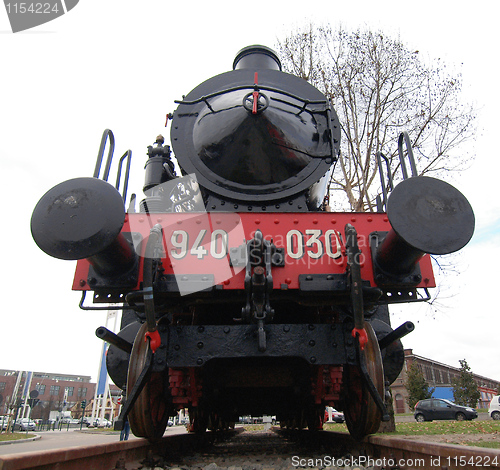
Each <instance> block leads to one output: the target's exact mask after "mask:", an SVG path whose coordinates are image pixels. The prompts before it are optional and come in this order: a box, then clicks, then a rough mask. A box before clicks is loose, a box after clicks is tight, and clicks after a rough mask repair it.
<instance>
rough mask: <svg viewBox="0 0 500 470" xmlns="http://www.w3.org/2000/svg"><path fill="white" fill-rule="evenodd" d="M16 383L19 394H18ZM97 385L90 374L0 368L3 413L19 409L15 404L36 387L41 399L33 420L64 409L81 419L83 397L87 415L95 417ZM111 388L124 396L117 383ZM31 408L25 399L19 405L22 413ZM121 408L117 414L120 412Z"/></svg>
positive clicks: (114, 392) (0, 392) (1, 411)
mask: <svg viewBox="0 0 500 470" xmlns="http://www.w3.org/2000/svg"><path fill="white" fill-rule="evenodd" d="M16 385H17V393H15V390H16ZM95 388H96V384H95V383H93V382H91V377H90V376H86V375H71V374H53V373H48V372H19V371H14V370H5V369H0V398H1V400H0V415H6V414H8V413H10V412H11V410H13V409H14V410H15V408H16V407H15V406H14V405H18V404H20V403H21V401H22V397H23V396H25V397H29V393H30V392H31V391H33V390H36V391H37V392H38V396H37V399H38V400H39V402H38V404H37V405H36V406H35V407H34V408H33V409H32V411H31V417H32V418H33V419H43V420H46V419H48V418H49V415H50V412H51V411H63V410H65V411H70V412H71V414H72V416H73V417H74V418H80V417H81V413H82V410H81V407H80V403H81V402H82V401H83V400H85V401H86V402H87V406H86V408H85V416H91V414H92V402H93V400H94V394H95ZM109 388H110V390H111V395H114V396H116V397H118V396H119V395H120V393H121V390H120V389H118V387H116V386H115V385H113V384H111V385H110V386H109ZM14 395H15V396H14ZM116 408H118V407H116ZM28 411H29V406H28V404H27V403H26V400H24V401H23V405H22V406H20V408H19V416H28ZM117 411H118V410H116V412H115V413H113V414H114V415H116V413H117ZM14 412H15V411H14ZM110 418H113V417H110Z"/></svg>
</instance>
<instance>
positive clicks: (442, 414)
mask: <svg viewBox="0 0 500 470" xmlns="http://www.w3.org/2000/svg"><path fill="white" fill-rule="evenodd" d="M414 416H415V419H416V420H417V421H418V422H419V423H421V422H423V421H432V420H433V419H456V420H457V421H464V420H466V419H467V420H471V419H474V418H477V411H476V410H475V409H474V408H469V407H467V406H461V405H456V404H455V403H453V402H451V401H449V400H445V399H443V398H429V399H427V400H420V401H419V402H418V403H417V404H416V405H415V413H414Z"/></svg>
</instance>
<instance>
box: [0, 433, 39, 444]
mask: <svg viewBox="0 0 500 470" xmlns="http://www.w3.org/2000/svg"><path fill="white" fill-rule="evenodd" d="M33 437H35V434H30V433H28V435H26V433H25V432H15V433H8V434H6V433H2V434H0V442H6V441H18V440H19V439H30V438H33Z"/></svg>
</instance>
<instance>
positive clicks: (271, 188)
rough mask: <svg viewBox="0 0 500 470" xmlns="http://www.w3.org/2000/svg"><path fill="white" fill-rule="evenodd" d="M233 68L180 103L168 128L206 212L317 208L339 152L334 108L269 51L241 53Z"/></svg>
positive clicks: (252, 49)
mask: <svg viewBox="0 0 500 470" xmlns="http://www.w3.org/2000/svg"><path fill="white" fill-rule="evenodd" d="M234 66H235V70H233V71H232V72H226V73H223V74H221V75H218V76H216V77H213V78H211V79H209V80H207V81H205V82H203V83H202V84H201V85H199V86H197V87H196V88H195V89H194V90H192V91H191V92H190V93H189V94H188V95H187V96H186V97H185V98H184V99H183V100H182V101H181V102H180V103H179V107H178V108H177V110H176V112H175V113H174V116H173V120H172V127H171V142H172V147H173V150H174V153H175V156H176V158H177V160H178V162H179V166H180V167H181V168H182V170H183V172H184V173H187V174H191V173H195V174H196V176H197V178H198V183H199V184H200V186H201V187H202V188H203V191H204V192H205V196H206V199H208V200H209V201H211V202H212V203H211V204H207V209H208V210H226V211H227V210H234V209H235V203H236V204H237V208H238V209H241V210H245V206H247V207H249V206H250V207H251V208H250V209H248V210H254V211H260V210H262V211H263V210H266V209H267V207H269V209H272V210H276V209H279V210H280V211H283V210H288V211H301V212H303V211H307V210H308V209H310V210H317V209H318V208H319V206H320V204H321V203H322V202H323V197H324V194H323V193H324V191H323V193H322V197H318V195H317V193H318V194H319V192H320V191H319V190H318V182H319V181H320V180H322V179H323V181H322V182H321V187H322V188H323V186H325V185H324V184H323V183H325V181H326V179H327V177H328V175H329V174H330V169H331V167H332V165H333V163H334V161H335V160H336V158H337V155H338V152H339V145H340V124H339V122H338V118H337V115H336V113H335V111H334V110H333V109H332V108H331V107H330V104H329V102H328V100H327V99H326V98H325V96H324V95H323V94H322V93H321V92H320V91H319V90H317V89H316V88H314V87H313V86H312V85H310V84H309V83H307V82H306V81H305V80H302V79H300V78H298V77H296V76H293V75H289V74H286V73H283V72H281V71H280V69H281V66H280V62H279V59H278V58H277V57H276V55H275V54H274V52H272V51H271V50H270V49H268V48H265V47H262V46H251V47H248V48H245V49H243V50H242V51H240V53H239V54H238V56H237V57H236V59H235V62H234ZM323 189H324V188H323ZM299 200H300V201H301V202H300V203H299V202H297V201H299ZM228 202H229V204H228ZM284 202H286V205H285V204H283V203H284ZM277 206H279V207H277ZM299 206H300V207H299Z"/></svg>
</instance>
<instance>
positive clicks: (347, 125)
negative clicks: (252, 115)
mask: <svg viewBox="0 0 500 470" xmlns="http://www.w3.org/2000/svg"><path fill="white" fill-rule="evenodd" d="M277 49H278V50H279V53H280V56H281V58H282V62H283V67H284V69H285V70H286V71H288V72H290V73H293V74H294V75H297V76H299V77H302V78H304V79H305V80H308V81H309V82H311V83H312V84H313V85H315V86H316V87H317V88H319V89H320V90H322V91H323V92H324V93H325V95H326V96H327V97H328V98H329V99H330V100H331V102H332V104H333V106H334V108H335V109H336V111H337V113H338V115H339V119H340V123H341V126H342V134H343V137H342V143H341V155H340V158H339V161H338V163H337V166H336V169H335V172H334V174H333V177H332V186H331V190H332V192H336V197H334V198H333V200H332V201H331V202H330V205H334V206H335V207H336V208H341V207H342V204H343V201H341V199H345V198H341V194H339V193H338V191H343V192H344V193H345V195H346V197H347V203H348V205H349V207H350V209H351V210H353V211H373V210H374V199H375V196H376V194H374V193H375V192H379V184H378V181H379V180H378V177H377V167H376V159H375V155H376V153H377V152H383V153H384V154H385V155H386V157H387V158H388V159H389V161H390V164H391V167H392V171H395V170H396V169H397V167H398V164H399V163H398V162H399V160H398V159H396V156H397V138H398V135H399V134H400V133H401V132H402V131H406V132H408V134H409V136H410V140H411V142H412V146H413V150H414V153H415V157H416V159H417V161H418V165H417V167H419V171H420V174H421V175H423V174H437V173H440V172H443V171H444V170H446V171H449V170H460V169H463V168H465V167H466V165H467V164H468V161H467V160H466V159H465V158H463V155H461V157H462V158H459V157H458V156H457V155H456V154H455V153H454V151H455V150H456V149H457V148H458V147H459V146H460V145H461V144H463V143H464V142H465V141H467V140H469V139H470V138H471V137H472V135H473V132H474V126H473V123H474V112H473V108H472V106H470V105H466V104H462V102H461V99H460V94H461V86H462V85H461V83H462V82H461V75H460V74H457V75H455V76H451V75H450V74H449V73H448V72H447V68H446V66H445V65H444V64H442V63H441V61H439V60H438V61H437V62H436V63H434V64H433V65H432V66H426V65H424V64H423V63H422V61H421V60H420V58H419V52H418V51H410V50H408V49H407V48H405V46H404V45H403V44H402V43H401V42H400V41H398V40H394V39H391V38H389V37H387V36H385V35H384V34H382V33H381V32H376V33H375V32H372V31H369V30H364V31H361V30H358V31H355V32H352V33H348V32H346V31H344V30H342V29H339V30H333V29H331V28H329V27H314V26H313V25H311V26H310V27H309V29H307V30H305V31H298V32H295V33H293V34H291V35H290V36H289V37H287V38H285V39H284V40H283V41H279V42H278V47H277ZM374 182H375V184H374ZM343 208H344V209H345V205H344V207H343Z"/></svg>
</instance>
